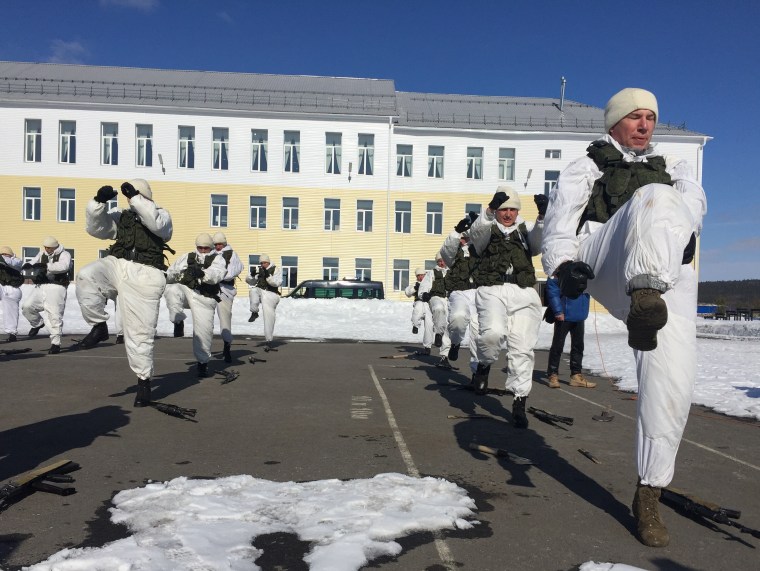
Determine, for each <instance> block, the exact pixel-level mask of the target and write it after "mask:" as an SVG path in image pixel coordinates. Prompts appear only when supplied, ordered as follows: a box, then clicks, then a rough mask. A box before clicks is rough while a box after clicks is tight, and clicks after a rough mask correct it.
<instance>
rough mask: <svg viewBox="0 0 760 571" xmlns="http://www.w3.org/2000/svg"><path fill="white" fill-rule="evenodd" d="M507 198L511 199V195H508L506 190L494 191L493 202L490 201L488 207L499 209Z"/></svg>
mask: <svg viewBox="0 0 760 571" xmlns="http://www.w3.org/2000/svg"><path fill="white" fill-rule="evenodd" d="M507 200H509V197H508V196H507V193H506V192H501V191H499V192H496V193H494V195H493V198H492V199H491V202H489V203H488V208H490V209H491V210H498V209H499V206H501V205H502V204H504V203H505V202H506V201H507Z"/></svg>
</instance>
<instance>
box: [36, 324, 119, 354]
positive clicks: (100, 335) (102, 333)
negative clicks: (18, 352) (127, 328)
mask: <svg viewBox="0 0 760 571" xmlns="http://www.w3.org/2000/svg"><path fill="white" fill-rule="evenodd" d="M30 333H31V331H30ZM107 339H108V324H107V323H106V322H105V321H101V322H100V323H96V324H95V325H93V326H92V329H90V332H89V333H88V334H87V335H85V336H84V339H82V340H81V341H80V342H79V348H80V349H92V348H93V347H95V345H97V344H98V343H100V342H101V341H106V340H107Z"/></svg>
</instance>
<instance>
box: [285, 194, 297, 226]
mask: <svg viewBox="0 0 760 571" xmlns="http://www.w3.org/2000/svg"><path fill="white" fill-rule="evenodd" d="M282 227H283V228H284V229H286V230H298V199H297V198H283V199H282Z"/></svg>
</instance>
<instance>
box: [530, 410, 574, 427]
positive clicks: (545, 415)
mask: <svg viewBox="0 0 760 571" xmlns="http://www.w3.org/2000/svg"><path fill="white" fill-rule="evenodd" d="M528 412H529V413H531V414H532V415H533V416H535V417H536V418H537V419H538V420H542V421H544V422H549V423H553V422H561V423H563V424H567V425H568V426H572V425H573V422H574V420H573V419H572V418H571V417H569V416H559V415H558V414H552V413H551V412H549V411H547V410H543V409H540V408H533V407H532V406H529V407H528Z"/></svg>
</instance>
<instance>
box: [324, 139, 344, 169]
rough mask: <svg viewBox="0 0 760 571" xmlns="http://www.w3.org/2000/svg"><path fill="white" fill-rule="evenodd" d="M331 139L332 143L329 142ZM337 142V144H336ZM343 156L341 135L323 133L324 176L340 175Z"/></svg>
mask: <svg viewBox="0 0 760 571" xmlns="http://www.w3.org/2000/svg"><path fill="white" fill-rule="evenodd" d="M331 139H332V142H331ZM336 141H337V142H336ZM342 156H343V133H336V132H326V133H325V174H333V175H339V174H341V167H342V165H341V159H342Z"/></svg>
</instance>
